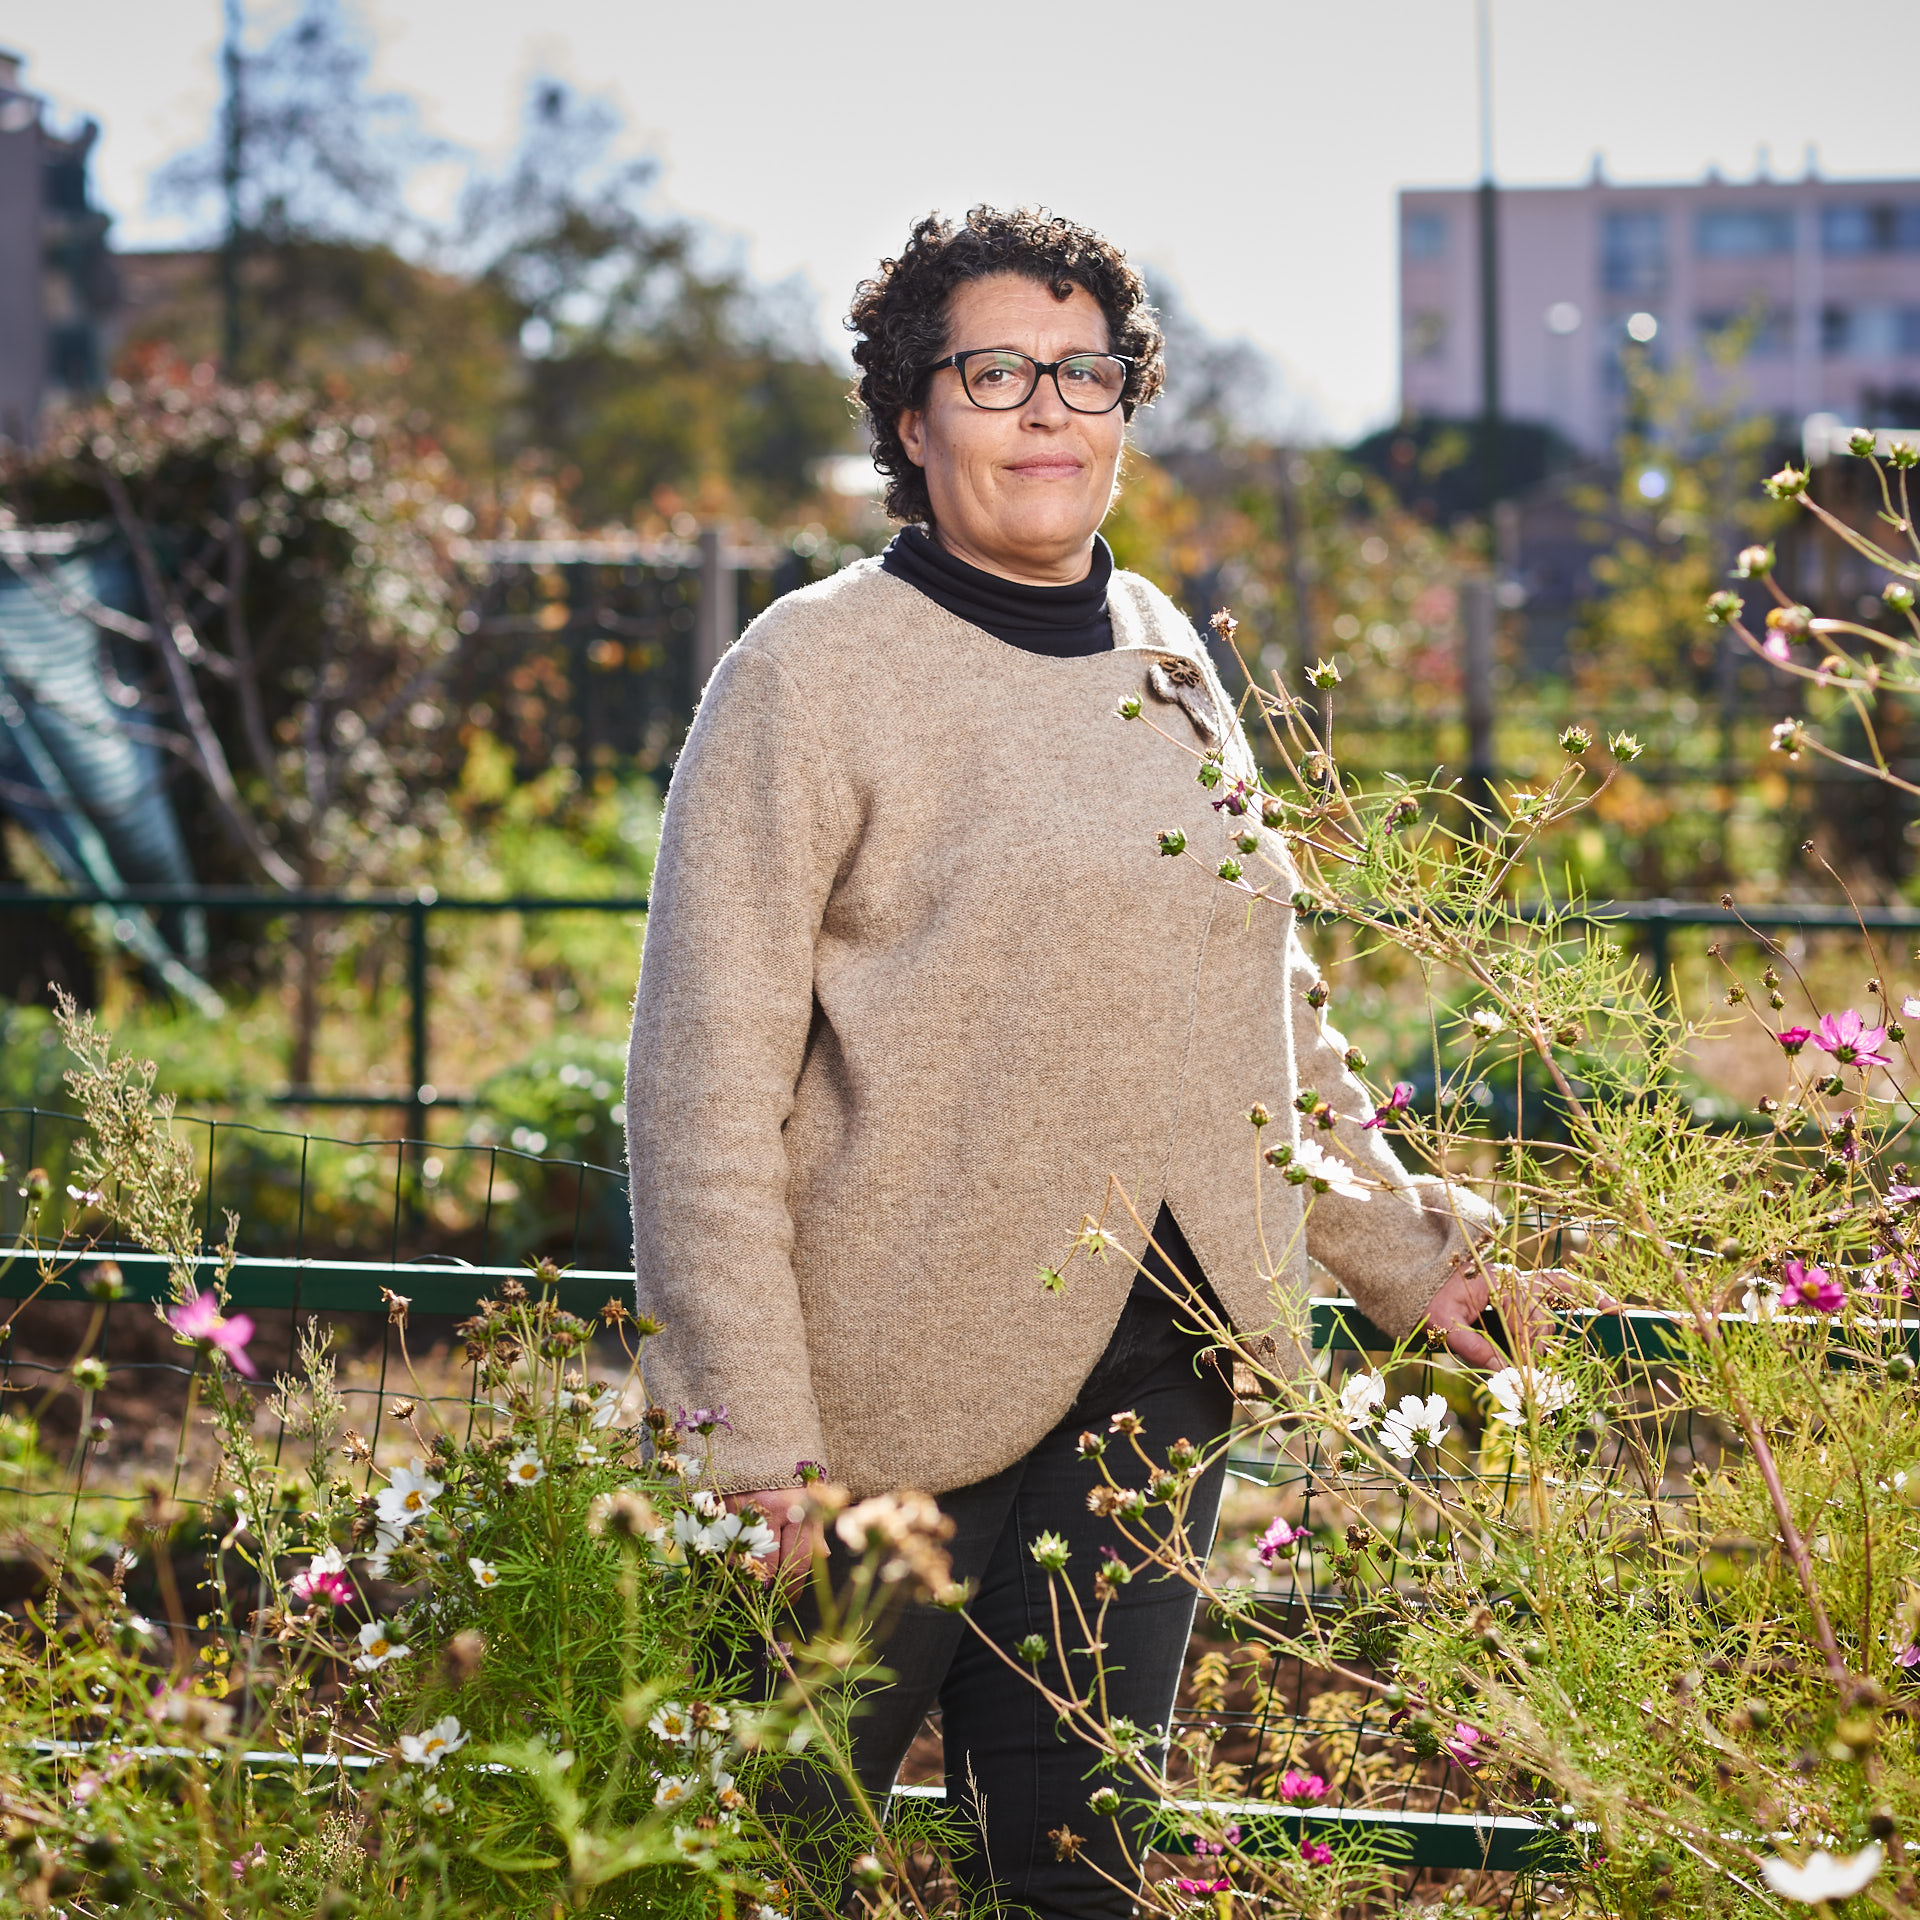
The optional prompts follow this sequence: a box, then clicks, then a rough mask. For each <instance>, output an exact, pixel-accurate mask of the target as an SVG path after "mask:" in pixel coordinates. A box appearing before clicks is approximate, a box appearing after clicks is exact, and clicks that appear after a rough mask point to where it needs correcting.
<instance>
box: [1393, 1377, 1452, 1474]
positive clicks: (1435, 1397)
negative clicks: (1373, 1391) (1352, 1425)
mask: <svg viewBox="0 0 1920 1920" xmlns="http://www.w3.org/2000/svg"><path fill="white" fill-rule="evenodd" d="M1446 1433H1447V1403H1446V1399H1445V1397H1444V1396H1443V1395H1441V1394H1437V1393H1433V1394H1429V1395H1428V1396H1427V1398H1426V1399H1425V1400H1422V1399H1421V1398H1420V1396H1419V1395H1418V1394H1417V1393H1410V1394H1408V1395H1407V1396H1406V1398H1405V1399H1403V1400H1402V1401H1401V1402H1400V1404H1399V1405H1398V1406H1397V1407H1395V1408H1394V1410H1393V1411H1392V1412H1391V1413H1390V1414H1388V1415H1387V1416H1386V1418H1385V1419H1384V1420H1382V1421H1381V1423H1380V1444H1381V1445H1382V1446H1384V1447H1385V1448H1386V1450H1387V1451H1388V1452H1389V1453H1390V1454H1392V1455H1393V1457H1394V1458H1395V1459H1396V1460H1411V1459H1412V1458H1413V1456H1414V1455H1415V1454H1416V1453H1417V1452H1418V1451H1419V1450H1420V1448H1421V1447H1422V1446H1423V1445H1425V1446H1429V1447H1437V1446H1438V1445H1439V1444H1440V1442H1441V1441H1442V1440H1443V1439H1445V1438H1446Z"/></svg>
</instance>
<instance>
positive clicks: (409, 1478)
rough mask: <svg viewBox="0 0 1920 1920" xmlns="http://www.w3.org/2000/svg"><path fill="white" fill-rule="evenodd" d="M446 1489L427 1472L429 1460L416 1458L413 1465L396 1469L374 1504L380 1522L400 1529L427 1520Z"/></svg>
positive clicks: (396, 1530) (399, 1530)
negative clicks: (427, 1461) (417, 1521)
mask: <svg viewBox="0 0 1920 1920" xmlns="http://www.w3.org/2000/svg"><path fill="white" fill-rule="evenodd" d="M444 1492H446V1487H445V1486H444V1485H443V1484H442V1483H441V1482H440V1481H438V1480H436V1479H434V1477H433V1476H432V1475H431V1474H430V1473H428V1472H427V1463H426V1462H425V1461H424V1460H416V1461H415V1462H414V1463H413V1465H412V1466H411V1467H396V1468H395V1469H394V1471H393V1475H392V1477H391V1478H390V1479H389V1480H388V1482H387V1484H386V1485H385V1486H384V1487H382V1488H381V1489H380V1497H379V1498H378V1499H377V1500H376V1501H375V1502H374V1503H373V1504H374V1507H375V1509H376V1510H377V1511H378V1513H379V1515H380V1518H381V1521H382V1522H383V1523H384V1524H385V1525H386V1526H388V1527H391V1528H392V1529H393V1530H394V1531H395V1532H401V1531H403V1530H404V1529H406V1528H407V1527H410V1526H412V1525H413V1523H414V1522H415V1521H416V1520H424V1519H425V1518H426V1517H427V1515H428V1513H430V1512H431V1511H432V1508H433V1503H434V1502H435V1501H436V1500H438V1499H439V1498H440V1496H441V1495H442V1494H443V1493H444Z"/></svg>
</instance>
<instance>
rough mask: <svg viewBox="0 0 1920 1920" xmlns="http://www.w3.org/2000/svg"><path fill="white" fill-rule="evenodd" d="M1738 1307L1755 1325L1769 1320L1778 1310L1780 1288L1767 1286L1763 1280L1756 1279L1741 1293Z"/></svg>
mask: <svg viewBox="0 0 1920 1920" xmlns="http://www.w3.org/2000/svg"><path fill="white" fill-rule="evenodd" d="M1740 1307H1741V1311H1742V1312H1744V1313H1745V1314H1746V1316H1747V1318H1748V1319H1749V1320H1751V1321H1752V1322H1753V1323H1754V1324H1755V1325H1756V1326H1757V1325H1759V1323H1760V1322H1761V1321H1762V1320H1771V1319H1772V1318H1773V1316H1774V1315H1775V1314H1776V1313H1778V1312H1779V1311H1780V1289H1779V1288H1778V1287H1771V1286H1768V1285H1767V1283H1766V1282H1765V1281H1764V1280H1756V1281H1755V1282H1754V1284H1753V1285H1752V1286H1750V1287H1749V1288H1747V1290H1746V1291H1745V1292H1744V1293H1743V1294H1741V1296H1740Z"/></svg>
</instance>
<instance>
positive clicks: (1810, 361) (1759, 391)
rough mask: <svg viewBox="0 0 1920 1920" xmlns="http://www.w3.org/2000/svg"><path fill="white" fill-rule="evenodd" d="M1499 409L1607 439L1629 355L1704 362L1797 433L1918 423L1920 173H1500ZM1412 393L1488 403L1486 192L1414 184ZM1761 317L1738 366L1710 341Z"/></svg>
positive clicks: (1588, 438) (1407, 260) (1404, 382)
mask: <svg viewBox="0 0 1920 1920" xmlns="http://www.w3.org/2000/svg"><path fill="white" fill-rule="evenodd" d="M1496 204H1497V208H1498V223H1499V225H1498V256H1499V268H1500V291H1499V303H1500V311H1499V323H1500V324H1499V331H1500V369H1501V371H1500V379H1501V412H1502V414H1503V415H1504V416H1505V417H1506V418H1508V419H1511V420H1528V421H1536V422H1540V423H1543V424H1546V425H1550V426H1552V427H1554V428H1556V429H1558V431H1559V432H1560V433H1561V434H1563V435H1564V436H1565V437H1566V438H1567V440H1569V441H1570V442H1572V444H1573V445H1574V446H1575V447H1577V448H1579V449H1580V450H1581V451H1583V452H1586V453H1589V454H1604V453H1605V452H1606V451H1607V450H1608V448H1609V447H1610V446H1611V445H1612V443H1613V440H1614V438H1615V436H1616V434H1617V433H1618V431H1619V428H1620V425H1621V417H1622V411H1623V403H1624V383H1623V380H1622V376H1621V366H1622V356H1623V354H1624V353H1625V352H1627V351H1629V350H1631V349H1632V348H1633V347H1634V346H1638V347H1639V348H1641V349H1644V350H1645V351H1647V352H1649V353H1651V354H1652V355H1654V356H1655V357H1656V359H1657V360H1658V361H1659V362H1660V363H1661V364H1664V365H1669V366H1671V365H1676V364H1679V363H1681V362H1685V361H1692V362H1694V363H1695V364H1696V365H1697V366H1698V367H1699V368H1700V371H1701V374H1702V378H1703V381H1704V382H1705V383H1706V384H1708V385H1709V386H1712V385H1714V384H1717V383H1720V382H1723V381H1728V380H1731V381H1732V382H1734V383H1735V385H1736V386H1737V388H1738V390H1739V391H1740V393H1741V394H1742V396H1743V397H1744V399H1745V401H1746V402H1747V404H1749V405H1750V406H1751V407H1752V408H1753V409H1754V410H1755V411H1757V412H1764V413H1767V414H1770V415H1772V416H1774V417H1775V418H1776V419H1777V420H1778V422H1779V423H1780V426H1781V429H1782V433H1783V437H1786V438H1791V439H1798V438H1799V437H1800V433H1801V428H1802V423H1803V422H1804V421H1805V420H1806V419H1807V418H1808V417H1809V416H1811V415H1816V414H1832V415H1837V416H1838V417H1839V418H1840V419H1841V420H1843V421H1846V422H1849V423H1852V424H1860V425H1873V426H1920V179H1909V180H1823V179H1819V178H1817V177H1809V178H1807V179H1805V180H1797V181H1768V180H1757V181H1753V182H1750V183H1742V184H1740V185H1733V184H1730V183H1727V182H1724V181H1720V180H1717V179H1714V178H1711V177H1709V178H1708V179H1706V180H1704V181H1701V182H1700V183H1698V184H1697V185H1693V186H1620V185H1615V184H1613V183H1611V182H1609V181H1606V180H1604V179H1601V178H1600V177H1598V175H1597V174H1596V176H1595V178H1593V179H1592V180H1590V181H1588V182H1587V183H1586V184H1585V185H1583V186H1576V187H1518V188H1502V189H1501V190H1500V193H1499V195H1498V199H1497V203H1496ZM1399 237H1400V392H1401V401H1402V407H1403V409H1404V411H1405V412H1407V413H1409V414H1416V415H1419V414H1427V415H1437V416H1441V417H1446V418H1454V419H1460V418H1465V417H1468V416H1471V415H1474V414H1477V413H1478V412H1479V411H1480V409H1481V404H1482V394H1481V372H1480V366H1481V361H1480V351H1481V350H1480V262H1479V207H1478V196H1477V195H1476V193H1475V192H1474V191H1473V190H1472V189H1466V190H1460V191H1426V190H1418V189H1408V190H1406V191H1403V192H1402V193H1401V195H1400V222H1399ZM1728 328H1742V329H1744V330H1747V331H1746V348H1745V352H1744V355H1743V357H1742V358H1741V360H1740V362H1739V364H1738V365H1737V367H1735V368H1733V369H1731V370H1730V371H1728V372H1725V373H1722V372H1720V371H1719V370H1718V369H1717V368H1716V367H1714V366H1713V365H1712V363H1711V362H1710V361H1708V360H1707V358H1706V356H1705V352H1704V349H1705V348H1706V346H1707V345H1708V343H1710V342H1711V340H1712V338H1713V336H1714V335H1715V334H1716V333H1718V332H1721V331H1722V330H1724V329H1728Z"/></svg>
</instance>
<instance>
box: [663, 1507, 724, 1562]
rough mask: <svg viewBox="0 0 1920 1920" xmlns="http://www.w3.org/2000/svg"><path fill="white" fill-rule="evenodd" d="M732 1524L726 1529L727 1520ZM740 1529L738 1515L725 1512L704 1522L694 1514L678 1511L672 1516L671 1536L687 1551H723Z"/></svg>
mask: <svg viewBox="0 0 1920 1920" xmlns="http://www.w3.org/2000/svg"><path fill="white" fill-rule="evenodd" d="M729 1520H731V1521H733V1522H734V1526H733V1529H732V1531H731V1532H729V1531H728V1528H727V1522H728V1521H729ZM739 1530H740V1527H739V1519H738V1516H737V1515H735V1514H731V1513H725V1514H722V1515H721V1516H720V1518H719V1519H718V1520H709V1521H707V1522H705V1523H704V1524H703V1523H702V1522H701V1520H700V1519H699V1517H698V1516H697V1515H695V1514H691V1513H687V1512H684V1511H682V1512H680V1513H676V1514H675V1515H674V1516H673V1537H674V1538H675V1539H676V1540H678V1541H679V1542H680V1544H681V1546H683V1547H684V1548H685V1549H686V1550H687V1551H688V1552H689V1553H725V1552H726V1550H727V1547H728V1545H729V1543H730V1542H731V1541H732V1539H733V1536H734V1534H736V1533H738V1532H739Z"/></svg>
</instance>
